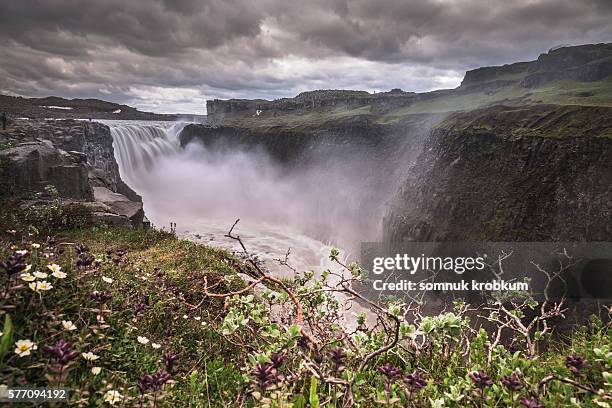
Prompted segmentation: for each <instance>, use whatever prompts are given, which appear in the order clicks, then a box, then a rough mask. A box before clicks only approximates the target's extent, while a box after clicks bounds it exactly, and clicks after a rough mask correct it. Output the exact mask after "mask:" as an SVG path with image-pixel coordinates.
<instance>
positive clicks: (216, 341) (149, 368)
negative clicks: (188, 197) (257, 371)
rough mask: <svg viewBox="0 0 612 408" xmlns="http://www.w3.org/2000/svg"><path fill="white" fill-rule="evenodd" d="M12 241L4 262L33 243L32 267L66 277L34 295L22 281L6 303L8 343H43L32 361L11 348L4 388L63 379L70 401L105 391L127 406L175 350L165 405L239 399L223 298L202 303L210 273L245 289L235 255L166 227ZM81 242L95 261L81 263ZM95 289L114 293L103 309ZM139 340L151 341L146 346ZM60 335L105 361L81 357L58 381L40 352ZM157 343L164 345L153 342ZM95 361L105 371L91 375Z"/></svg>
mask: <svg viewBox="0 0 612 408" xmlns="http://www.w3.org/2000/svg"><path fill="white" fill-rule="evenodd" d="M7 238H10V237H7V236H5V240H3V242H2V246H1V254H2V256H1V258H2V259H6V258H7V256H8V255H9V253H11V252H12V250H11V249H10V248H9V247H11V246H12V247H13V248H24V249H25V248H27V249H28V250H30V251H31V254H32V256H31V258H30V261H29V262H31V263H32V265H33V270H36V269H37V270H40V271H45V272H48V273H50V272H49V271H48V270H46V269H47V268H46V265H47V264H48V263H49V262H51V261H52V262H56V263H57V264H58V265H60V266H61V267H62V270H63V271H65V272H66V273H67V277H66V278H65V279H55V278H52V277H50V276H49V277H48V278H47V280H49V281H50V282H52V284H53V286H54V288H53V289H52V290H50V291H48V292H41V293H40V294H38V293H35V292H33V291H31V290H30V289H29V288H28V287H27V285H26V286H24V287H22V288H19V289H13V290H11V292H10V297H9V298H5V299H3V300H2V303H1V307H0V312H1V313H2V315H3V316H2V317H1V319H2V320H0V321H3V320H4V319H5V318H6V316H10V318H11V320H12V325H13V334H12V339H11V347H12V344H13V342H14V341H16V340H18V339H30V340H32V341H34V342H35V343H36V344H37V345H38V349H37V350H35V351H33V352H32V355H31V356H27V357H19V356H17V355H16V354H13V353H12V348H11V349H10V350H9V352H8V353H9V354H8V355H7V356H6V358H5V361H4V363H3V364H2V368H1V370H0V373H1V377H2V383H3V384H7V385H10V386H18V385H20V384H30V385H39V386H45V385H52V384H56V383H57V384H59V383H60V382H61V385H64V386H68V387H70V388H72V389H73V390H74V394H73V395H72V397H71V398H72V399H71V405H75V406H95V405H99V404H101V403H102V400H103V398H104V396H105V393H106V392H107V391H108V390H117V391H119V392H120V393H121V395H123V396H124V397H125V399H124V400H123V402H124V403H126V404H127V405H128V406H132V405H137V404H138V402H139V400H140V394H139V392H138V390H137V384H138V380H139V379H140V378H142V376H144V375H146V374H153V373H155V372H157V371H158V370H160V368H162V367H163V363H162V360H163V356H164V354H169V353H172V354H177V355H178V363H177V364H176V367H175V369H174V370H173V372H172V382H171V383H170V384H169V385H168V386H166V387H165V391H164V392H161V393H158V395H157V399H158V400H159V401H160V404H163V406H189V405H190V404H191V406H196V405H194V404H196V403H195V401H200V404H201V403H202V401H208V403H210V404H211V405H212V406H223V405H225V404H226V402H227V401H229V400H230V399H233V398H236V393H238V392H239V391H240V390H239V389H238V388H236V383H238V382H239V381H238V378H239V377H240V376H241V373H240V371H239V370H238V368H237V367H239V366H240V365H241V364H242V363H243V361H241V360H240V353H238V350H237V347H236V346H235V345H233V344H231V343H230V342H228V341H227V340H226V339H224V338H223V337H222V336H220V335H219V334H218V331H216V330H215V329H214V327H215V326H216V325H217V324H219V322H220V320H221V321H222V319H223V301H222V300H221V301H216V300H210V299H208V300H204V302H202V292H203V290H202V287H203V285H204V278H205V277H206V278H207V279H208V281H209V282H210V283H211V284H217V285H218V287H217V289H218V290H232V289H234V288H237V287H241V285H242V281H241V280H240V279H239V278H236V277H235V273H236V269H235V266H234V265H237V263H238V261H237V260H235V259H233V258H232V257H231V256H229V254H227V253H225V252H223V251H220V250H216V249H212V248H208V247H204V246H201V245H196V244H193V243H191V242H188V241H182V240H179V239H177V238H176V237H175V236H174V235H173V234H170V233H167V232H163V231H135V230H127V229H114V228H107V227H100V226H96V227H93V228H88V229H83V230H73V231H68V232H63V233H59V234H57V238H56V239H57V243H55V244H50V245H49V244H43V245H42V247H41V248H40V249H33V248H32V246H31V243H30V239H31V238H27V234H24V235H21V233H20V232H17V233H16V235H14V236H12V239H10V240H7ZM77 243H78V244H83V245H87V246H88V247H89V250H88V251H87V253H88V254H91V255H92V256H93V257H95V258H96V259H99V264H98V263H97V262H94V263H92V265H90V266H88V267H86V268H79V267H77V266H76V260H77V259H78V256H77V255H76V252H75V248H76V244H77ZM60 252H61V254H60ZM51 254H53V255H51ZM47 256H49V258H47ZM103 278H104V279H103ZM109 278H110V279H109ZM111 280H112V281H111ZM109 282H110V283H109ZM21 283H22V284H23V282H21ZM21 286H23V285H21ZM94 291H100V292H102V291H106V292H109V293H110V294H111V295H112V298H111V299H110V300H109V301H108V302H106V303H105V304H104V305H103V307H102V308H100V307H99V305H97V304H96V302H95V301H94V300H93V299H92V297H91V294H92V293H93V292H94ZM201 302H202V303H201ZM200 303H201V304H200ZM198 304H200V305H199V306H198V307H192V306H196V305H198ZM190 305H191V306H190ZM100 316H102V318H103V320H104V321H103V322H101V321H100V318H99V317H100ZM62 320H70V321H72V322H73V323H74V324H75V326H76V328H77V329H76V330H74V331H66V330H63V328H62V323H61V322H62ZM138 336H144V337H146V338H147V339H149V342H148V343H147V344H140V343H139V342H138V340H137V339H138ZM60 339H63V340H65V341H67V342H69V343H70V344H71V347H72V348H73V349H74V350H75V351H78V352H79V353H84V352H93V353H95V354H97V355H99V356H100V359H99V360H96V361H95V362H87V361H86V360H85V359H84V358H81V357H80V356H79V357H78V358H76V359H75V360H74V361H72V362H71V363H70V365H69V371H68V375H67V377H66V378H65V379H63V380H60V379H59V378H58V375H57V373H54V372H53V371H52V369H51V368H50V365H49V364H47V358H46V357H44V356H43V354H42V350H43V347H44V346H45V345H53V344H55V343H56V342H57V341H58V340H60ZM153 343H155V344H156V347H157V345H158V344H159V345H160V346H159V348H153V347H152V344H153ZM93 366H97V367H101V372H100V374H98V375H94V374H92V372H91V368H92V367H93ZM198 373H202V375H204V377H202V376H200V375H199V374H198ZM188 375H189V380H186V378H187V376H188ZM206 389H207V390H208V391H207V392H205V390H206ZM203 393H206V398H204V397H203ZM152 397H153V396H152V394H150V395H147V397H146V398H152Z"/></svg>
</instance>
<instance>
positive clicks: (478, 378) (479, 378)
mask: <svg viewBox="0 0 612 408" xmlns="http://www.w3.org/2000/svg"><path fill="white" fill-rule="evenodd" d="M470 378H471V379H472V382H473V383H474V385H475V386H476V387H477V388H480V389H481V390H484V389H485V388H486V387H490V386H491V385H493V380H491V377H489V376H488V375H487V374H486V373H485V372H484V371H482V370H480V371H474V372H473V373H472V374H470Z"/></svg>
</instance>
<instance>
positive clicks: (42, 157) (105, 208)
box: [0, 120, 144, 226]
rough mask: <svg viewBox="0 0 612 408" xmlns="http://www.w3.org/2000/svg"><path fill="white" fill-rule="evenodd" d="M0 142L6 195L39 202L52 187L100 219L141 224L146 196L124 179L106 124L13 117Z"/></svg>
mask: <svg viewBox="0 0 612 408" xmlns="http://www.w3.org/2000/svg"><path fill="white" fill-rule="evenodd" d="M0 146H1V147H2V149H1V150H0V163H1V168H0V170H1V174H0V179H1V180H0V184H2V186H3V194H2V195H3V196H4V198H11V197H12V198H21V199H22V200H26V201H25V202H26V204H25V205H35V204H37V203H38V202H41V201H42V202H44V201H45V199H47V198H48V197H46V196H45V194H46V192H47V188H48V186H53V187H55V189H56V190H57V192H58V193H59V195H60V197H62V198H63V199H64V200H66V201H67V202H71V203H82V204H84V205H87V206H88V207H89V208H90V209H91V210H92V213H93V215H94V217H96V218H98V219H100V220H103V221H105V222H111V223H113V224H121V225H131V226H139V225H142V223H143V220H144V212H143V209H142V202H141V201H142V200H141V199H140V197H139V196H138V195H137V194H136V193H135V192H134V191H133V190H132V189H130V188H129V187H128V186H127V185H126V184H125V183H124V182H123V181H122V180H121V177H120V175H119V167H118V165H117V162H116V161H115V157H114V151H113V139H112V136H111V134H110V130H109V128H108V126H106V125H103V124H100V123H95V122H83V121H74V120H62V121H40V122H39V121H32V120H15V121H12V122H11V125H10V126H9V128H7V130H6V131H0Z"/></svg>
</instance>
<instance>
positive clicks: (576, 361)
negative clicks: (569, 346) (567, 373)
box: [565, 354, 587, 375]
mask: <svg viewBox="0 0 612 408" xmlns="http://www.w3.org/2000/svg"><path fill="white" fill-rule="evenodd" d="M565 365H566V366H567V368H569V369H570V370H571V371H572V373H574V374H575V375H577V374H579V373H580V370H582V369H583V368H585V367H586V366H587V360H586V359H585V358H584V357H580V356H577V355H575V354H574V355H571V356H567V357H565Z"/></svg>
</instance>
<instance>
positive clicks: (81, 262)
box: [76, 253, 96, 269]
mask: <svg viewBox="0 0 612 408" xmlns="http://www.w3.org/2000/svg"><path fill="white" fill-rule="evenodd" d="M95 260H96V258H95V257H94V256H93V255H91V254H86V253H81V254H79V259H77V262H76V264H77V266H78V267H79V268H82V269H83V268H87V267H88V266H89V265H91V264H92V263H93V262H94V261H95Z"/></svg>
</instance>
